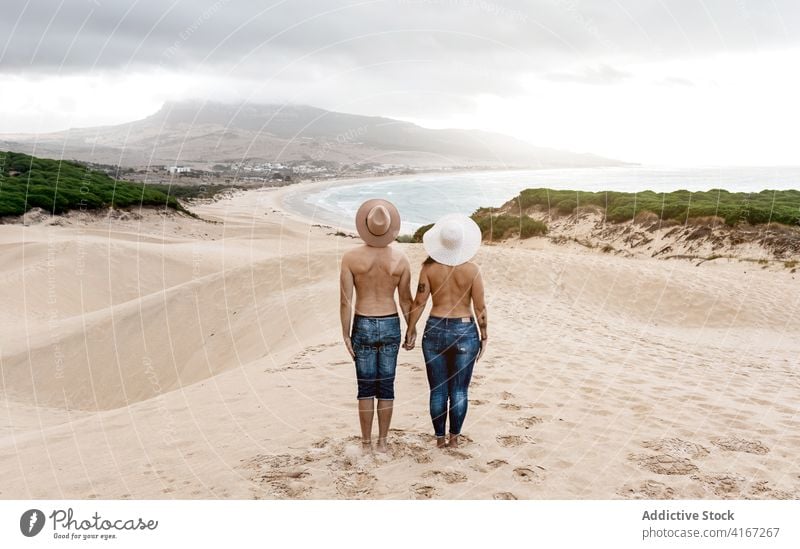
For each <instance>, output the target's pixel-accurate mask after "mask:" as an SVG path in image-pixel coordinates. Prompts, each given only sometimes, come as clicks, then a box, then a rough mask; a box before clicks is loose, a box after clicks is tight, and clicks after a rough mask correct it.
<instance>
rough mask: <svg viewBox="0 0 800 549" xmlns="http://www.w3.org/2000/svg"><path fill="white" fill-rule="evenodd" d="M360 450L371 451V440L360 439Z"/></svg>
mask: <svg viewBox="0 0 800 549" xmlns="http://www.w3.org/2000/svg"><path fill="white" fill-rule="evenodd" d="M361 452H363V453H365V454H369V453H372V440H370V439H367V440H362V441H361Z"/></svg>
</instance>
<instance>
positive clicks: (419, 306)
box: [403, 265, 431, 351]
mask: <svg viewBox="0 0 800 549" xmlns="http://www.w3.org/2000/svg"><path fill="white" fill-rule="evenodd" d="M430 295H431V285H430V282H429V281H428V267H427V265H423V266H422V269H421V270H420V272H419V282H418V284H417V295H416V297H414V303H413V304H412V305H411V312H410V314H409V315H408V331H407V332H406V342H405V344H404V345H403V348H405V349H406V350H408V351H410V350H411V349H413V348H414V344H415V342H416V340H417V322H419V317H421V316H422V312H423V311H424V310H425V305H427V304H428V297H429V296H430Z"/></svg>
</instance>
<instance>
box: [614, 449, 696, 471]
mask: <svg viewBox="0 0 800 549" xmlns="http://www.w3.org/2000/svg"><path fill="white" fill-rule="evenodd" d="M628 459H630V460H632V461H635V462H636V463H637V465H638V466H639V467H641V468H642V469H647V470H648V471H651V472H653V473H656V474H659V475H688V474H689V473H694V472H696V471H697V466H696V465H695V464H694V463H692V462H691V461H689V459H687V458H685V457H677V456H671V455H669V454H658V455H655V456H650V455H631V456H629V458H628Z"/></svg>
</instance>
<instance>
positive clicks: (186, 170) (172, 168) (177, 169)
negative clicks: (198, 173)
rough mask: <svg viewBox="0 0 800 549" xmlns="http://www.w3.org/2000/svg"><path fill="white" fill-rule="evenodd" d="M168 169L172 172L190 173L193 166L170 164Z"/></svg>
mask: <svg viewBox="0 0 800 549" xmlns="http://www.w3.org/2000/svg"><path fill="white" fill-rule="evenodd" d="M167 171H168V172H169V173H172V174H175V173H189V172H191V171H192V168H190V167H189V166H170V167H168V168H167Z"/></svg>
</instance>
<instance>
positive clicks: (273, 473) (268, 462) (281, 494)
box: [240, 454, 310, 498]
mask: <svg viewBox="0 0 800 549" xmlns="http://www.w3.org/2000/svg"><path fill="white" fill-rule="evenodd" d="M307 462H308V460H307V459H306V458H305V457H303V456H293V455H290V454H277V455H264V454H259V455H257V456H255V457H254V458H251V459H249V460H246V461H244V460H243V462H242V465H241V466H240V467H241V468H243V469H245V470H246V471H249V473H250V478H251V480H252V481H253V482H254V483H256V484H257V485H258V486H261V487H263V488H265V489H267V491H268V493H269V495H270V496H271V497H275V498H299V497H301V496H302V495H303V494H305V493H306V492H307V491H308V490H309V489H310V488H309V486H307V485H306V484H305V483H303V482H300V480H301V479H303V478H305V477H307V476H309V473H308V471H307V470H306V469H305V468H303V467H302V466H303V465H305V464H306V463H307Z"/></svg>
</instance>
